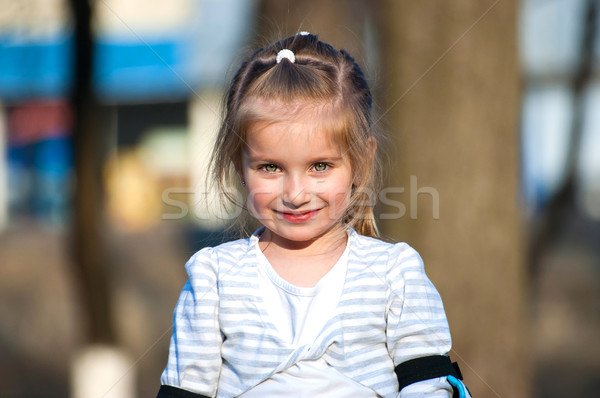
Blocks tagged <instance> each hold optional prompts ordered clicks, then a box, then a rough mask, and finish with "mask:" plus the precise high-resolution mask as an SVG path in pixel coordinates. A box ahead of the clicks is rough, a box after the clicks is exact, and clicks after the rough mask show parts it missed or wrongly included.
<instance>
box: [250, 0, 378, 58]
mask: <svg viewBox="0 0 600 398" xmlns="http://www.w3.org/2000/svg"><path fill="white" fill-rule="evenodd" d="M349 5H350V6H349ZM371 8H372V7H371V5H370V2H369V1H367V0H353V1H351V2H349V1H347V0H328V1H319V0H304V1H299V0H289V1H281V0H262V1H261V2H260V6H259V12H258V13H259V14H258V18H257V25H258V26H257V36H258V39H259V42H258V43H257V45H258V46H265V45H268V44H271V43H273V42H274V41H276V40H279V39H283V38H284V37H287V36H291V35H294V34H296V33H298V32H300V31H307V32H310V33H313V34H317V35H319V38H320V39H322V40H323V41H326V42H327V43H331V44H332V45H334V46H335V47H337V48H344V49H346V50H347V51H348V52H349V53H350V54H352V55H353V56H354V57H355V58H356V59H357V61H358V62H359V64H360V65H361V66H363V65H366V64H368V62H363V61H367V60H366V59H365V58H366V56H367V53H368V52H369V48H368V43H367V41H368V38H366V37H365V36H366V26H367V25H366V24H367V23H368V21H369V16H370V14H371V13H370V10H371Z"/></svg>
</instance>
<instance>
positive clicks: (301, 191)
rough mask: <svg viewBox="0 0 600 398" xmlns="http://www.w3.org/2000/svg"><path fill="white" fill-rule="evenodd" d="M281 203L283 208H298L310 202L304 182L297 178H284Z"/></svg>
mask: <svg viewBox="0 0 600 398" xmlns="http://www.w3.org/2000/svg"><path fill="white" fill-rule="evenodd" d="M282 201H283V204H284V205H285V206H290V207H295V208H298V207H300V206H302V205H303V204H306V203H308V202H310V193H309V191H308V186H307V184H306V181H304V179H303V178H302V177H299V176H292V175H289V176H286V178H285V179H284V181H283V195H282Z"/></svg>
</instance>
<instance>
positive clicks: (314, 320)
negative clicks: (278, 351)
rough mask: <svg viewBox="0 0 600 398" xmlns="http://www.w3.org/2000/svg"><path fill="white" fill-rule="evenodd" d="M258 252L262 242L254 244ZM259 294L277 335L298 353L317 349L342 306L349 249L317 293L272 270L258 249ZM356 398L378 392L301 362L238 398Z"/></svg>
mask: <svg viewBox="0 0 600 398" xmlns="http://www.w3.org/2000/svg"><path fill="white" fill-rule="evenodd" d="M256 244H257V246H258V240H256ZM257 249H258V250H256V253H257V260H258V261H257V262H258V267H259V273H260V277H259V280H260V289H261V293H262V298H263V300H264V302H265V303H266V306H267V308H268V314H269V318H270V319H269V321H270V322H272V323H273V324H274V325H275V327H276V328H277V330H278V331H279V335H280V337H281V338H282V340H284V341H285V342H287V343H288V344H290V345H291V346H294V347H300V346H303V345H310V344H312V343H313V341H314V340H315V338H316V337H317V335H318V334H319V332H320V331H321V329H323V327H324V326H325V323H326V322H327V320H328V319H329V318H330V317H331V316H332V314H333V312H334V310H335V308H336V307H337V305H338V302H339V300H340V296H341V294H342V289H343V287H344V281H345V279H346V270H347V268H348V251H349V244H348V245H347V246H346V249H345V250H344V252H343V253H342V255H341V256H340V258H339V259H338V261H337V262H336V264H335V265H334V266H333V267H332V268H331V270H329V272H328V273H327V274H326V275H325V276H323V277H322V278H321V279H320V280H319V282H317V283H316V284H315V285H314V286H313V287H299V286H295V285H293V284H291V283H289V282H288V281H286V280H285V279H283V278H282V277H281V276H279V274H277V271H275V269H273V267H272V266H271V264H270V263H269V261H268V260H267V258H266V257H265V256H264V254H263V253H262V251H261V250H260V249H259V248H257ZM325 395H326V396H327V397H344V398H345V397H353V398H376V397H378V395H377V394H376V393H375V391H373V390H371V389H370V388H368V387H365V386H363V385H362V384H360V383H358V382H356V381H354V380H352V379H350V378H348V377H346V376H344V375H343V374H341V373H340V372H339V371H337V370H336V369H335V368H333V367H331V366H329V364H328V363H327V362H326V361H325V360H324V359H323V358H319V359H317V360H314V361H307V360H304V361H299V362H297V363H296V364H294V365H293V366H291V367H289V368H287V369H285V370H284V371H282V372H279V373H276V374H275V375H273V376H272V377H270V378H269V379H267V380H265V381H263V382H262V383H260V384H258V385H256V386H255V387H254V388H252V389H250V390H249V391H246V392H245V393H244V394H242V395H240V397H243V398H255V397H256V398H258V397H260V398H263V397H283V396H293V397H311V398H312V397H315V396H325Z"/></svg>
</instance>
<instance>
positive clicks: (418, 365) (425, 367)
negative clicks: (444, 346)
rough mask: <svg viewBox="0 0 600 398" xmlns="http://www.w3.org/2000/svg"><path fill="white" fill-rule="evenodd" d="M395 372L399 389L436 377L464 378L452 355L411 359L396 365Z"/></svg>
mask: <svg viewBox="0 0 600 398" xmlns="http://www.w3.org/2000/svg"><path fill="white" fill-rule="evenodd" d="M395 372H396V376H397V377H398V384H400V389H399V390H398V391H402V389H403V388H404V387H406V386H408V385H409V384H413V383H416V382H418V381H423V380H429V379H433V378H436V377H444V376H454V377H456V378H457V379H459V380H462V374H461V373H460V368H459V367H458V364H457V363H456V362H454V363H453V362H452V361H451V360H450V357H448V356H446V355H432V356H429V357H421V358H415V359H411V360H409V361H406V362H403V363H401V364H400V365H398V366H396V369H395Z"/></svg>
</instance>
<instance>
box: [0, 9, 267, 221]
mask: <svg viewBox="0 0 600 398" xmlns="http://www.w3.org/2000/svg"><path fill="white" fill-rule="evenodd" d="M93 4H94V9H93V15H94V19H93V32H94V36H95V44H94V49H93V54H94V55H93V57H94V65H93V87H94V92H95V95H96V96H97V98H98V99H99V100H100V101H101V103H102V104H103V120H104V122H103V123H104V125H103V129H104V131H105V134H106V135H107V142H108V145H110V153H111V156H110V158H109V161H108V163H107V167H106V170H105V182H106V186H107V201H108V210H109V216H110V217H111V219H112V220H113V221H115V222H116V224H117V225H120V226H123V227H124V228H129V229H139V228H145V227H147V226H149V225H152V224H153V223H156V222H159V221H160V220H161V219H163V218H162V215H163V213H164V214H166V217H165V218H166V219H181V218H187V219H193V220H195V221H197V222H198V223H199V224H200V225H205V226H207V227H213V226H215V225H220V224H222V222H219V221H218V219H217V218H216V217H215V215H214V214H213V215H211V214H209V213H213V211H212V210H210V209H209V208H207V207H206V206H205V207H198V204H199V203H202V204H205V203H206V202H207V201H206V198H207V195H208V196H209V197H213V196H214V195H213V196H211V195H212V194H210V195H209V194H207V193H206V191H207V190H206V189H205V188H204V184H202V185H201V186H196V185H197V182H200V181H203V178H201V177H202V175H203V173H204V172H205V170H206V160H207V151H206V150H205V149H206V148H205V147H206V146H207V145H208V143H209V142H210V141H211V138H212V136H213V134H214V133H215V129H216V125H217V121H218V115H219V106H220V96H221V94H220V92H221V89H222V86H223V82H224V78H225V74H226V71H228V70H229V68H230V65H231V63H232V61H233V60H234V58H235V56H236V54H238V53H239V49H240V48H241V47H242V46H243V45H244V44H246V39H247V38H248V37H249V34H248V31H249V28H250V24H251V22H252V20H253V18H252V15H253V13H254V12H255V8H256V7H255V6H256V1H244V0H225V1H217V0H175V1H172V2H168V3H164V4H163V3H160V2H154V3H152V4H148V3H147V2H144V1H140V0H127V1H123V0H119V1H116V0H106V1H102V2H94V3H93ZM0 6H2V10H3V11H2V13H1V17H0V103H1V104H2V107H1V111H0V113H1V114H2V115H4V116H3V118H1V119H0V120H3V123H2V124H3V128H2V129H1V130H0V131H4V134H3V137H4V145H3V146H4V147H5V152H6V156H5V161H4V162H2V163H1V165H2V166H0V167H1V170H2V171H0V184H1V185H2V188H1V189H0V214H4V216H2V217H0V224H2V225H6V223H8V222H11V220H16V219H20V218H23V217H28V218H31V217H33V218H35V219H38V220H42V221H44V222H45V223H47V224H50V225H54V226H60V225H64V224H65V222H66V221H67V220H68V217H69V200H70V198H71V193H72V189H73V178H72V168H73V156H72V153H71V151H72V149H71V138H70V123H71V117H70V115H69V112H70V110H69V105H68V104H69V102H68V100H69V95H70V91H71V88H72V84H73V65H74V64H73V62H74V61H75V60H74V59H73V44H74V39H73V29H72V18H71V16H70V15H71V13H70V10H69V3H68V1H67V0H51V1H49V0H28V1H23V2H19V3H18V5H17V4H16V3H14V2H9V1H6V0H1V1H0ZM191 144H193V145H191ZM139 177H143V178H139ZM192 181H193V182H194V183H192ZM9 187H10V188H9ZM203 199H204V200H203ZM202 200H203V201H202ZM210 202H211V203H212V202H215V201H214V200H211V201H210ZM209 207H210V206H209ZM213 207H214V206H212V207H210V208H213ZM215 211H218V210H217V209H215ZM1 220H4V221H1Z"/></svg>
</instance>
